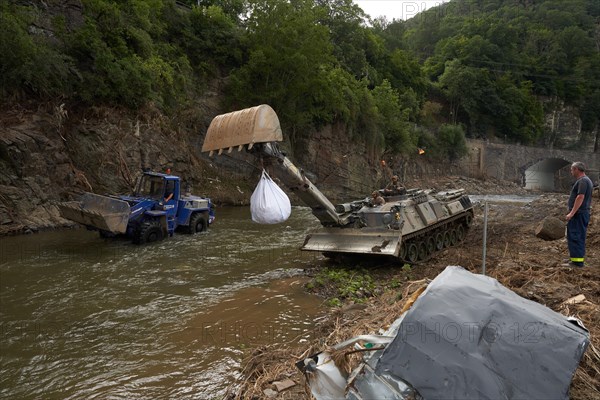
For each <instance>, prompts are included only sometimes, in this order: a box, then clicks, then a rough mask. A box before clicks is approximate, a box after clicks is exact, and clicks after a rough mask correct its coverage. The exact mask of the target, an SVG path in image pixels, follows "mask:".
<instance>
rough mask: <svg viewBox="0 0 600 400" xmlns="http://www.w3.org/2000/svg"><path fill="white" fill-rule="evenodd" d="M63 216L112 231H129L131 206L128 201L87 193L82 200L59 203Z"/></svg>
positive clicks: (92, 226)
mask: <svg viewBox="0 0 600 400" xmlns="http://www.w3.org/2000/svg"><path fill="white" fill-rule="evenodd" d="M58 209H59V210H60V214H61V215H62V216H63V218H66V219H69V220H71V221H75V222H79V223H80V224H83V225H85V226H88V227H91V228H96V229H100V230H103V231H106V232H111V233H115V234H117V233H125V232H127V223H128V221H129V214H130V207H129V204H128V203H127V202H126V201H123V200H119V199H113V198H111V197H106V196H100V195H97V194H93V193H85V194H84V195H83V196H82V198H81V201H71V202H68V203H60V204H58Z"/></svg>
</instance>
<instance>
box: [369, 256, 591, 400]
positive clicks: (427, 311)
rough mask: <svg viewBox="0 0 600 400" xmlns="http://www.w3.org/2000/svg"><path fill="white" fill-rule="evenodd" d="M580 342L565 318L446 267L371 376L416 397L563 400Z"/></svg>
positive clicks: (580, 331)
mask: <svg viewBox="0 0 600 400" xmlns="http://www.w3.org/2000/svg"><path fill="white" fill-rule="evenodd" d="M588 344H589V333H588V332H587V331H586V330H585V329H584V328H582V327H581V326H579V325H578V324H576V323H573V322H571V321H569V320H568V319H567V318H566V317H565V316H563V315H561V314H559V313H557V312H554V311H552V310H551V309H549V308H547V307H545V306H543V305H541V304H539V303H536V302H533V301H530V300H527V299H524V298H522V297H520V296H519V295H517V294H516V293H514V292H512V291H511V290H509V289H507V288H506V287H504V286H502V285H501V284H500V283H498V281H496V280H495V279H493V278H490V277H486V276H483V275H476V274H472V273H470V272H468V271H466V270H464V269H463V268H461V267H447V268H446V269H445V270H444V271H443V272H442V273H441V274H440V275H438V276H437V277H436V278H435V279H434V280H433V281H432V282H431V283H430V284H429V286H428V287H427V289H426V290H425V291H424V292H423V294H422V295H421V296H420V297H419V298H418V299H417V301H416V302H415V304H414V305H413V306H412V307H411V309H410V310H408V311H407V312H406V314H405V315H404V318H403V320H402V323H401V324H400V327H399V331H398V334H397V335H396V338H395V339H394V340H393V341H392V343H390V344H389V345H388V346H387V348H386V349H385V350H384V351H383V354H382V355H381V357H380V358H379V360H378V362H377V365H376V367H375V374H376V375H379V376H387V377H391V378H392V379H394V378H397V379H399V380H401V381H405V382H408V383H409V384H410V385H411V386H412V387H414V388H415V389H416V390H417V391H418V393H419V394H420V395H421V396H422V397H423V398H424V399H440V398H445V399H451V398H453V399H568V398H569V386H570V383H571V380H572V378H573V374H574V373H575V370H576V369H577V366H578V365H579V362H580V360H581V357H582V356H583V354H584V352H585V350H586V348H587V346H588Z"/></svg>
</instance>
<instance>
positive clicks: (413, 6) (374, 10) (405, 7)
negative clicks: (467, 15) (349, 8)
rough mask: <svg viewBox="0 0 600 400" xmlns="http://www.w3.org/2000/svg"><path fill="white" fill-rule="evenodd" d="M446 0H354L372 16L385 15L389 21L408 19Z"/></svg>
mask: <svg viewBox="0 0 600 400" xmlns="http://www.w3.org/2000/svg"><path fill="white" fill-rule="evenodd" d="M446 1H448V0H435V1H434V0H416V1H406V0H354V2H355V3H356V4H358V6H359V7H360V8H362V9H363V10H364V11H365V12H366V13H367V14H369V15H370V16H371V17H372V18H377V17H379V16H381V15H385V16H386V17H387V19H388V20H389V21H390V22H391V21H392V20H393V19H394V18H395V19H410V18H412V17H414V16H415V15H417V14H418V13H420V12H421V11H425V10H427V9H428V8H431V7H435V6H439V5H440V4H443V3H445V2H446Z"/></svg>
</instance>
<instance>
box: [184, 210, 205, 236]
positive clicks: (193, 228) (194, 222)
mask: <svg viewBox="0 0 600 400" xmlns="http://www.w3.org/2000/svg"><path fill="white" fill-rule="evenodd" d="M207 228H208V218H207V216H206V215H205V214H203V213H196V214H194V215H192V217H191V218H190V225H189V227H188V229H189V232H190V233H191V234H192V235H193V234H194V233H197V232H204V231H205V230H206V229H207Z"/></svg>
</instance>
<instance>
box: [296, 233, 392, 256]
mask: <svg viewBox="0 0 600 400" xmlns="http://www.w3.org/2000/svg"><path fill="white" fill-rule="evenodd" d="M400 243H401V236H400V233H399V232H390V231H372V232H365V231H364V229H363V230H358V229H326V230H324V231H319V232H315V233H311V234H309V235H308V236H306V239H305V240H304V244H303V245H302V247H301V250H308V251H320V252H325V253H326V252H333V253H359V254H373V255H385V256H394V257H398V255H399V252H400Z"/></svg>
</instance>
